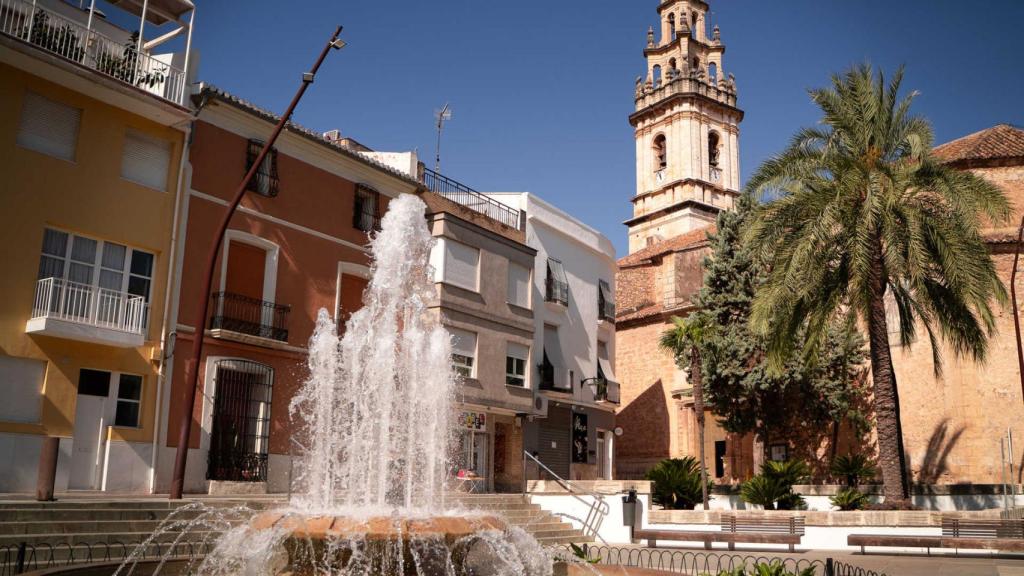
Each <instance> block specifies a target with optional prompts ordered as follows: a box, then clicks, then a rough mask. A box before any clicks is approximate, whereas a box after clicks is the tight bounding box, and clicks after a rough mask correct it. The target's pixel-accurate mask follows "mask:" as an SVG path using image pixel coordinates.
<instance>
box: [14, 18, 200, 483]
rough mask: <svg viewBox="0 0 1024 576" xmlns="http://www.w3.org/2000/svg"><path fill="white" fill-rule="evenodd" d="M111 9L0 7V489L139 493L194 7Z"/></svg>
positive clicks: (150, 427)
mask: <svg viewBox="0 0 1024 576" xmlns="http://www.w3.org/2000/svg"><path fill="white" fill-rule="evenodd" d="M118 7H119V8H120V9H123V10H124V11H125V12H126V13H127V14H121V15H120V16H127V19H132V18H137V20H135V21H134V24H132V25H131V27H132V28H133V29H134V30H136V31H139V32H141V34H139V35H137V36H136V35H134V34H133V33H132V31H130V30H126V29H122V28H119V27H117V26H115V25H114V24H112V23H111V22H110V21H108V20H107V18H106V17H105V15H103V14H101V13H100V12H99V11H98V10H89V9H80V8H78V7H77V6H75V5H71V4H68V3H65V2H61V1H59V0H49V1H45V0H37V1H35V2H33V1H23V0H5V1H4V2H2V3H0V102H2V103H3V105H2V106H0V167H2V168H0V172H2V174H3V182H2V184H0V260H2V261H3V262H4V267H5V270H4V273H3V274H2V275H0V294H2V295H3V298H0V461H2V462H3V463H4V464H3V465H2V466H0V492H9V491H25V490H32V489H34V487H35V485H36V473H37V468H38V461H39V454H40V449H41V446H42V439H43V438H44V437H46V436H51V437H59V438H60V439H61V440H60V454H59V459H58V471H57V484H56V489H57V490H64V489H83V490H101V489H103V490H109V491H136V492H138V491H147V490H148V489H149V487H150V482H151V478H150V477H151V470H152V454H153V441H154V432H155V430H156V429H157V426H158V423H157V422H156V421H155V419H156V415H155V411H154V407H155V406H156V404H157V403H156V399H157V396H158V394H159V387H158V374H159V371H160V368H161V365H160V360H161V357H162V350H163V346H162V343H161V336H160V335H161V334H162V333H164V331H163V327H164V326H163V324H164V316H165V310H166V305H167V304H166V301H165V297H166V292H167V290H166V286H167V280H168V263H169V262H171V261H172V260H173V254H172V253H171V246H172V245H173V244H172V230H173V224H174V215H175V210H176V205H177V199H178V197H179V191H180V190H179V183H178V182H179V179H180V178H181V172H182V166H183V164H182V156H183V152H184V148H185V146H186V142H187V138H186V135H187V131H188V130H189V126H190V121H191V115H190V112H189V110H188V108H187V107H186V105H185V103H186V102H187V98H188V86H189V84H190V83H189V81H188V79H189V78H190V76H191V72H192V71H190V70H189V65H188V62H189V56H190V54H189V52H190V50H189V49H190V43H191V16H192V14H193V12H194V7H193V5H192V3H191V2H190V1H189V0H149V1H148V2H143V0H138V2H135V1H134V0H126V1H122V2H120V3H118ZM125 19H126V18H119V20H125ZM144 38H154V39H153V40H149V41H145V40H144ZM156 50H160V51H163V52H167V53H163V54H157V53H156V52H155V51H156ZM108 470H110V471H111V474H109V476H108V474H107V471H108Z"/></svg>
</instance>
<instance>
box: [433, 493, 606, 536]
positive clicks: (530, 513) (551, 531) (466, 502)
mask: <svg viewBox="0 0 1024 576" xmlns="http://www.w3.org/2000/svg"><path fill="white" fill-rule="evenodd" d="M449 498H450V502H454V503H456V504H457V505H459V507H461V508H466V509H468V510H482V511H485V512H491V513H494V514H498V515H501V516H503V517H504V518H505V519H506V520H507V521H508V523H509V524H511V525H513V526H518V527H520V528H522V529H523V530H525V531H526V532H527V533H529V534H530V535H532V536H533V537H534V538H536V539H537V541H538V542H540V543H541V544H542V545H544V546H553V545H560V544H569V543H573V544H583V543H590V542H593V541H594V538H593V537H592V536H585V535H584V534H583V532H582V531H581V530H578V529H576V528H574V527H573V526H572V524H570V523H569V522H566V521H564V520H562V519H561V518H559V517H558V516H555V515H554V514H552V513H550V512H548V511H547V510H544V509H543V508H541V507H540V505H539V504H533V503H531V502H530V500H529V498H527V497H526V496H523V495H522V494H460V495H453V496H450V497H449Z"/></svg>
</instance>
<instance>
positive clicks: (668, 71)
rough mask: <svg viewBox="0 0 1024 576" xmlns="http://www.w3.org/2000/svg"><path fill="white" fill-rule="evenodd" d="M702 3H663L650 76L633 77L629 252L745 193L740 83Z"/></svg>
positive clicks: (651, 37)
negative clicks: (738, 101)
mask: <svg viewBox="0 0 1024 576" xmlns="http://www.w3.org/2000/svg"><path fill="white" fill-rule="evenodd" d="M708 10H709V6H708V4H707V3H706V2H704V1H703V0H661V2H660V4H659V6H658V16H659V17H660V21H661V24H660V26H659V29H660V30H659V33H658V34H656V33H655V30H654V28H653V27H651V28H650V29H648V31H647V46H646V48H644V57H645V58H646V59H647V74H646V76H641V77H638V78H637V80H636V92H635V100H636V111H635V112H633V114H631V115H630V117H629V122H630V124H632V126H633V128H634V129H635V137H636V196H634V197H633V200H632V201H633V218H631V219H629V220H627V221H626V226H628V227H629V252H630V253H631V254H632V253H633V252H636V251H637V250H641V249H643V248H645V247H647V246H651V245H653V244H657V243H658V242H661V241H663V240H668V239H671V238H673V237H675V236H678V235H680V234H685V233H686V232H690V231H692V230H697V229H699V228H704V227H706V226H709V225H711V224H714V222H715V215H716V214H717V213H718V212H719V211H721V210H728V209H730V208H732V206H733V202H734V201H735V198H736V196H737V195H738V194H739V190H740V175H739V158H740V153H739V124H740V122H741V121H742V120H743V111H742V110H740V109H739V108H737V107H736V79H735V77H733V75H732V74H727V73H726V71H725V68H724V65H723V56H724V54H725V44H723V43H722V39H721V33H720V31H719V29H718V26H715V27H714V29H713V31H712V33H711V35H710V37H709V36H708V33H707V32H708V30H707V14H708Z"/></svg>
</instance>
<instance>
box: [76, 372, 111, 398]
mask: <svg viewBox="0 0 1024 576" xmlns="http://www.w3.org/2000/svg"><path fill="white" fill-rule="evenodd" d="M78 393H79V394H85V395H87V396H104V397H106V396H108V395H109V394H110V372H106V371H103V370H89V369H87V368H83V369H81V370H79V371H78Z"/></svg>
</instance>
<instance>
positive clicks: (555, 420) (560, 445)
mask: <svg viewBox="0 0 1024 576" xmlns="http://www.w3.org/2000/svg"><path fill="white" fill-rule="evenodd" d="M569 421H570V413H569V409H568V408H563V407H555V406H551V407H550V408H549V409H548V417H547V418H544V419H542V420H541V421H540V426H538V430H537V432H538V434H537V441H538V445H537V452H538V458H539V459H540V461H541V462H542V463H543V464H544V465H545V466H547V467H548V468H549V469H550V470H551V471H552V472H554V473H555V474H557V475H558V476H559V477H560V478H562V479H563V480H569V479H570V478H569V453H570V444H571V441H572V431H571V430H570V423H569ZM540 476H541V478H542V479H543V478H546V477H549V476H550V475H549V474H547V473H546V472H544V471H543V470H541V473H540Z"/></svg>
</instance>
